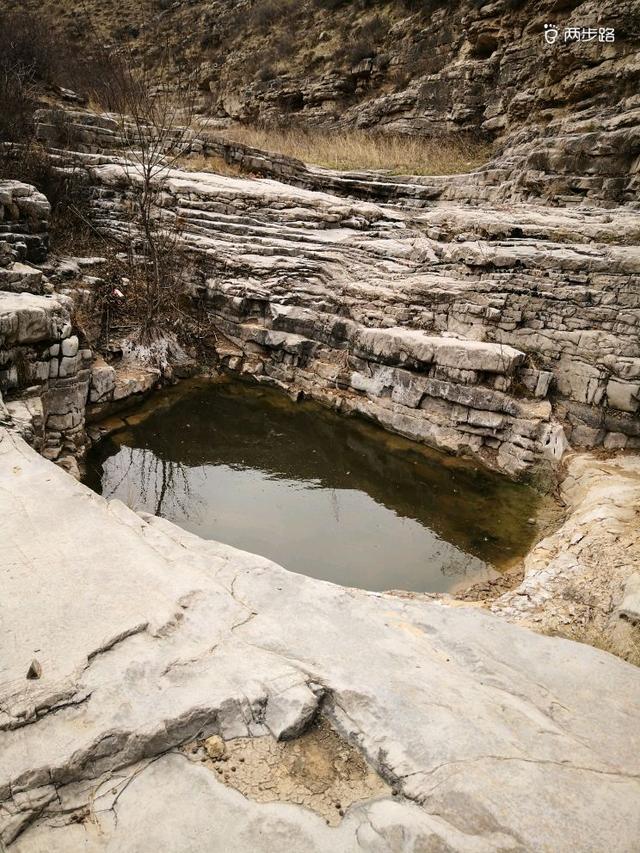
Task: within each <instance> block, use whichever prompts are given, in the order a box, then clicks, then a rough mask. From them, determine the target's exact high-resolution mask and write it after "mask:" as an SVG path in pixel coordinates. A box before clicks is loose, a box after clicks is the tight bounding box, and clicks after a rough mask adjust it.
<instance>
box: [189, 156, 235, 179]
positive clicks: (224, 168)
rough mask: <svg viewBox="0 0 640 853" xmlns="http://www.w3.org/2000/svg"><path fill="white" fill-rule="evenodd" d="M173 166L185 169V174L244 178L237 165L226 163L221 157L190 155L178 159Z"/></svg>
mask: <svg viewBox="0 0 640 853" xmlns="http://www.w3.org/2000/svg"><path fill="white" fill-rule="evenodd" d="M175 166H177V167H178V168H179V169H185V170H186V171H187V172H215V173H216V175H225V176H226V177H228V178H241V177H246V176H247V174H246V172H244V171H243V170H242V167H241V166H240V165H239V164H238V163H227V162H226V160H224V159H223V158H222V157H216V156H215V155H213V154H191V155H188V156H185V157H179V158H178V159H177V160H176V161H175Z"/></svg>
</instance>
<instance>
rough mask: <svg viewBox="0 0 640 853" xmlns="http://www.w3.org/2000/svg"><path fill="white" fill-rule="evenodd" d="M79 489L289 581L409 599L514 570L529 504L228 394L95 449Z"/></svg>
mask: <svg viewBox="0 0 640 853" xmlns="http://www.w3.org/2000/svg"><path fill="white" fill-rule="evenodd" d="M85 482H86V483H87V485H89V486H91V488H93V489H94V490H95V491H96V492H98V493H100V494H103V495H104V496H105V497H106V498H108V499H111V498H119V499H120V500H122V501H124V502H125V503H127V504H128V505H129V506H132V507H133V508H134V509H137V510H145V511H147V512H152V513H155V514H157V515H162V516H163V517H165V518H168V519H169V520H171V521H173V522H175V523H176V524H178V525H180V526H181V527H183V528H185V529H186V530H189V531H191V532H193V533H197V534H198V535H199V536H202V537H204V538H206V539H217V540H219V541H221V542H225V543H227V544H229V545H234V546H236V547H238V548H241V549H243V550H245V551H252V552H254V553H257V554H261V555H262V556H265V557H269V558H270V559H272V560H274V561H275V562H277V563H280V564H281V565H283V566H284V567H285V568H287V569H290V570H291V571H295V572H301V573H303V574H307V575H311V576H313V577H317V578H322V579H324V580H329V581H333V582H335V583H340V584H344V585H346V586H356V587H361V588H364V589H372V590H384V589H406V590H414V591H419V592H421V591H429V592H443V591H447V590H450V589H452V588H453V587H454V586H458V585H460V584H461V583H471V582H473V581H475V580H484V579H486V578H487V577H490V576H492V575H493V574H494V573H495V570H496V569H497V570H501V569H505V568H506V567H508V566H510V565H512V564H513V563H514V562H515V561H516V560H517V559H518V558H519V557H521V556H523V555H524V554H525V553H526V551H527V550H528V548H529V546H530V545H531V543H532V539H533V537H534V532H535V529H534V528H532V526H531V524H530V522H529V519H530V518H531V517H532V516H535V515H536V512H537V509H538V504H539V501H540V498H539V496H538V495H537V494H536V493H535V492H534V491H533V490H532V489H530V488H528V487H526V486H524V485H522V484H518V483H513V482H511V481H509V480H508V479H506V478H504V477H502V476H500V475H498V474H494V473H492V472H490V471H487V470H484V469H482V468H480V467H478V466H476V465H474V464H472V463H469V462H464V461H462V460H459V459H455V458H453V457H449V456H445V455H443V454H440V453H437V452H435V451H432V450H429V449H427V448H423V447H421V446H419V445H416V444H414V443H412V442H410V441H407V440H405V439H402V438H399V437H398V436H394V435H391V434H389V433H386V432H385V431H384V430H382V429H380V428H378V427H376V426H375V425H373V424H370V423H368V422H365V421H361V420H359V419H355V418H344V417H342V416H340V415H337V414H336V413H334V412H331V411H328V410H326V409H324V408H323V407H321V406H319V405H318V404H315V403H312V402H306V401H305V402H303V403H293V402H291V401H290V400H289V398H288V397H286V396H285V395H284V394H281V393H280V392H278V391H274V390H272V389H269V388H265V387H262V386H257V385H249V384H247V383H244V382H235V381H225V382H202V381H197V382H191V383H188V384H185V385H183V386H178V388H174V389H170V390H168V391H166V392H163V393H162V394H160V395H159V396H158V397H156V398H154V400H153V401H152V403H151V404H148V405H147V407H145V409H143V410H142V411H140V412H136V414H135V415H134V416H132V417H131V418H129V419H128V420H127V424H126V427H125V428H124V429H123V430H121V431H120V432H117V433H115V434H113V435H112V436H111V437H110V438H108V439H105V440H104V441H102V442H101V443H100V444H99V445H97V446H96V447H95V448H93V450H92V451H91V453H90V455H89V458H88V460H87V475H86V477H85Z"/></svg>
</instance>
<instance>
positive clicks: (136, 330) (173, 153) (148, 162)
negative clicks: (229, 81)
mask: <svg viewBox="0 0 640 853" xmlns="http://www.w3.org/2000/svg"><path fill="white" fill-rule="evenodd" d="M168 80H170V81H171V82H170V84H169V83H168V82H167V81H168ZM195 95H196V93H195V90H194V87H193V86H192V85H191V84H190V81H188V80H187V79H182V78H180V76H179V75H178V74H177V73H176V71H175V66H174V64H173V63H172V62H171V57H170V55H169V53H168V52H166V53H165V56H164V57H163V59H162V61H161V62H160V63H159V64H158V65H156V68H155V70H154V71H153V72H152V71H150V70H149V69H148V68H147V67H145V66H144V65H140V64H139V63H138V62H137V61H136V58H135V57H134V56H133V55H132V53H131V51H130V50H129V49H127V48H122V49H120V51H119V52H118V53H117V54H116V55H115V56H112V58H111V70H110V73H109V75H108V76H107V77H106V78H105V79H104V80H103V81H102V84H101V90H100V92H96V94H95V97H96V99H98V98H99V99H100V101H101V102H102V104H103V105H104V106H106V107H107V108H108V109H109V111H110V114H111V116H112V117H113V118H115V120H116V122H117V125H118V133H119V136H120V139H121V144H122V149H123V153H124V156H125V159H126V161H127V165H126V166H125V170H126V173H127V177H128V182H129V186H128V188H127V191H126V201H127V203H126V205H125V206H124V216H125V233H124V234H121V235H120V236H119V247H120V249H121V250H122V256H124V258H125V259H126V260H124V262H123V263H124V266H125V270H123V272H122V278H123V279H124V280H125V281H126V287H123V288H122V289H121V288H118V290H119V291H120V293H121V294H122V296H121V302H120V303H118V304H119V307H120V312H119V313H120V315H121V317H120V319H121V321H122V322H125V319H126V322H127V323H128V324H129V325H130V329H129V332H130V336H131V338H132V339H134V340H135V341H137V342H138V343H140V344H142V345H145V346H148V345H149V344H151V343H152V342H154V341H156V340H158V339H160V338H162V337H163V336H164V335H166V334H171V333H173V332H175V330H176V328H177V327H178V326H179V325H180V318H181V317H184V316H185V310H186V307H187V302H188V300H187V299H186V289H187V284H188V280H189V275H190V272H191V268H190V264H189V261H188V257H187V254H186V251H185V249H184V241H183V228H182V223H181V220H180V218H179V216H177V214H176V213H175V212H174V211H173V210H172V209H171V208H170V207H169V206H168V205H167V198H168V193H167V192H166V190H167V180H168V175H169V171H170V169H171V168H172V166H174V165H175V164H176V163H178V162H179V161H180V160H181V159H182V158H183V157H184V156H185V154H186V153H188V152H189V151H190V149H191V146H192V143H193V138H194V132H193V130H192V127H193V123H194V114H195ZM125 325H126V323H125Z"/></svg>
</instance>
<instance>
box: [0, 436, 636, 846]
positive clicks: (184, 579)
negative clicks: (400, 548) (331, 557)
mask: <svg viewBox="0 0 640 853" xmlns="http://www.w3.org/2000/svg"><path fill="white" fill-rule="evenodd" d="M0 519H1V525H2V552H1V555H2V556H1V557H0V571H1V572H2V590H3V594H2V597H1V599H0V626H1V627H0V649H1V651H0V708H1V709H2V714H1V717H0V798H1V800H0V802H1V805H0V820H1V822H2V837H3V839H4V841H5V843H6V844H8V845H9V850H16V851H20V853H32V851H44V850H46V851H48V853H50V851H65V853H73V851H76V850H77V851H80V850H82V851H116V850H118V851H124V850H126V851H141V853H142V851H151V850H159V849H170V850H172V851H185V853H187V851H190V853H191V851H200V850H202V851H205V850H206V851H221V853H222V851H225V853H227V851H230V850H238V851H241V850H242V851H244V850H247V849H255V850H265V851H267V850H269V851H270V853H271V851H284V850H292V849H295V850H296V851H298V850H305V851H306V850H308V851H328V850H332V851H334V850H335V851H345V853H346V851H352V850H356V849H362V850H371V851H383V850H384V851H387V850H389V851H404V850H414V851H417V850H427V849H448V850H456V851H458V850H459V851H493V850H514V851H515V850H518V851H522V850H536V851H538V850H549V851H554V853H557V852H558V851H575V850H581V851H582V850H594V851H595V850H604V849H611V850H616V851H629V853H631V851H633V850H635V849H637V838H638V832H639V831H640V749H639V748H638V747H639V745H640V744H639V742H638V728H637V725H636V721H637V719H638V713H639V712H640V672H639V671H638V670H637V669H636V668H634V667H633V666H631V665H629V664H626V663H625V662H623V661H621V660H619V659H617V658H615V657H613V656H611V655H608V654H606V653H604V652H600V651H597V650H595V649H592V648H590V647H588V646H585V645H580V644H576V643H572V642H569V641H565V640H560V639H556V638H550V637H544V636H539V635H537V634H534V633H532V632H530V631H528V630H526V629H524V628H521V627H519V626H516V625H511V624H509V623H508V622H506V621H503V620H501V619H499V618H498V617H496V616H494V615H492V614H489V613H487V612H484V611H481V610H478V609H469V608H461V607H452V606H447V605H445V604H442V603H441V602H438V601H435V600H430V599H428V598H425V599H424V600H404V599H402V598H399V597H397V596H392V595H387V594H379V593H367V592H364V591H360V590H354V589H347V588H343V587H339V586H335V585H332V584H329V583H325V582H321V581H317V580H314V579H311V578H307V577H303V576H300V575H295V574H292V573H290V572H287V571H285V570H284V569H282V568H280V567H279V566H276V565H275V564H273V563H271V562H270V561H268V560H265V559H263V558H260V557H258V556H255V555H251V554H247V553H245V552H241V551H238V550H236V549H234V548H231V547H228V546H226V545H222V544H220V543H217V542H205V541H203V540H201V539H199V538H198V537H195V536H193V535H191V534H188V533H186V532H184V531H182V530H180V529H179V528H177V527H175V526H174V525H172V524H170V523H168V522H166V521H163V520H162V519H157V518H154V517H151V516H145V517H140V516H139V515H137V514H135V513H134V512H132V511H131V510H129V509H128V508H127V507H125V506H124V505H122V504H119V503H118V502H112V503H111V504H108V503H106V502H105V501H104V500H103V499H101V498H100V497H98V496H97V495H95V494H93V493H92V492H90V491H89V490H88V489H86V488H85V487H83V486H82V485H80V484H78V483H77V482H76V481H75V480H73V479H72V478H71V477H70V476H68V475H67V474H66V473H65V472H63V471H62V470H60V469H58V468H56V467H54V466H53V465H51V464H50V463H48V462H46V461H45V460H44V459H42V458H41V457H39V456H38V455H37V454H35V453H34V452H33V451H32V450H31V449H30V448H28V447H27V445H25V444H24V442H22V440H21V439H19V438H16V437H15V436H12V435H9V434H7V433H2V437H1V439H0ZM34 660H35V661H37V666H36V673H35V674H39V676H40V677H39V678H33V677H31V678H28V677H27V675H28V674H31V675H33V674H34V670H33V666H34V664H33V661H34ZM317 714H320V716H321V717H323V718H324V719H325V720H326V721H327V722H328V723H329V724H330V725H331V726H332V727H333V729H334V730H335V731H336V732H337V733H338V735H339V737H341V738H342V739H343V740H344V741H345V743H347V744H350V747H351V748H355V749H357V750H358V751H359V753H360V754H361V755H362V758H363V760H365V761H366V762H367V763H368V765H369V766H370V767H371V768H372V771H375V772H377V773H378V774H379V775H380V776H381V778H382V779H383V780H384V782H386V784H387V785H388V788H393V792H392V793H389V792H388V789H386V793H385V789H384V788H382V789H380V790H381V793H380V794H378V795H377V796H375V797H374V798H373V799H365V800H362V801H359V802H354V803H353V804H350V805H348V807H347V808H346V810H345V809H343V811H345V814H344V816H342V819H341V820H340V822H339V823H338V824H337V825H335V826H329V825H327V823H326V822H325V820H324V819H323V818H322V817H321V816H320V815H319V814H317V813H315V812H314V811H313V810H311V809H308V808H306V807H305V806H304V805H299V804H297V805H296V804H293V802H292V803H288V802H256V801H254V800H252V799H249V798H245V797H244V796H243V794H242V793H241V792H240V791H238V790H236V789H235V788H234V787H233V786H231V785H227V784H225V782H224V776H221V775H220V774H216V773H214V772H213V771H212V770H211V769H210V768H209V767H207V766H206V765H205V764H202V763H198V762H194V761H193V760H191V759H190V757H189V756H187V755H185V753H184V752H183V747H184V746H185V745H186V744H188V743H190V742H192V741H194V740H197V739H198V738H209V737H211V736H214V735H215V736H220V737H221V738H222V739H224V740H225V741H227V740H230V739H235V738H247V737H248V738H265V737H271V738H275V739H282V738H285V739H291V738H297V737H298V736H299V735H301V734H302V733H303V732H304V731H305V730H306V728H307V727H308V725H309V724H310V723H311V721H312V719H313V718H314V716H315V715H317ZM229 772H231V770H230V769H229ZM292 800H293V801H295V798H294V797H293V796H292Z"/></svg>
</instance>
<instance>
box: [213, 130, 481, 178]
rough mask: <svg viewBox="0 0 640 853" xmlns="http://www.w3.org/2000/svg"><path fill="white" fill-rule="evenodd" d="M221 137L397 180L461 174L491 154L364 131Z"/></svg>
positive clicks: (466, 144) (455, 143) (470, 144)
mask: <svg viewBox="0 0 640 853" xmlns="http://www.w3.org/2000/svg"><path fill="white" fill-rule="evenodd" d="M220 135H221V137H222V138H223V139H227V140H230V141H233V142H240V143H243V144H244V145H250V146H251V147H253V148H260V149H262V150H263V151H269V152H272V153H278V154H285V155H286V156H288V157H296V158H297V159H298V160H302V161H303V162H304V163H310V164H313V165H315V166H322V167H324V168H327V169H337V170H339V171H360V170H367V171H369V170H384V171H388V172H390V173H391V174H394V175H454V174H460V173H462V172H468V171H470V170H471V169H475V168H478V167H479V166H481V165H482V164H483V163H485V162H486V161H487V160H488V159H489V156H490V154H491V147H490V146H489V145H488V144H487V143H484V142H474V141H471V140H468V139H461V138H459V137H455V138H454V137H451V138H446V139H445V138H441V139H423V138H419V137H411V136H392V135H386V134H384V135H383V134H374V133H369V132H366V131H360V130H336V131H331V132H328V131H311V130H306V129H304V128H287V129H284V128H269V127H248V126H244V125H238V126H235V127H231V128H229V129H228V130H225V131H223V132H221V134H220Z"/></svg>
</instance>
